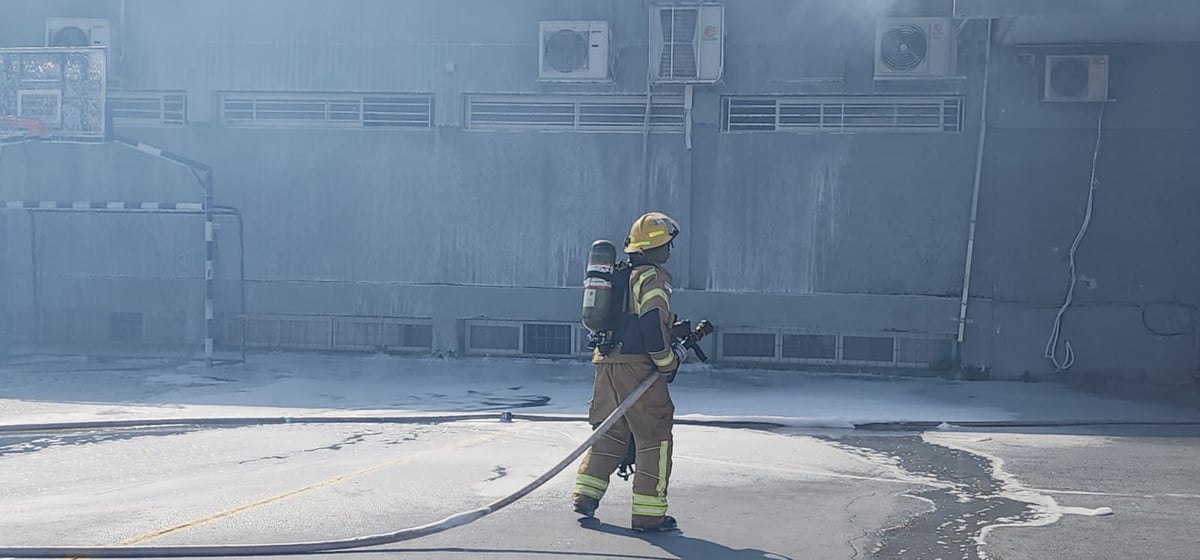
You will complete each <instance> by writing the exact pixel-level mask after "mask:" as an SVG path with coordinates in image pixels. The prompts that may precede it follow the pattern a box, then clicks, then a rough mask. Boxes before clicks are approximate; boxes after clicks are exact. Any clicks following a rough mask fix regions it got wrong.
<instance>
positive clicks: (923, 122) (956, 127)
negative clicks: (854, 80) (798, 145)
mask: <svg viewBox="0 0 1200 560" xmlns="http://www.w3.org/2000/svg"><path fill="white" fill-rule="evenodd" d="M962 118H963V100H962V98H960V97H891V96H879V97H727V98H725V103H724V119H723V121H724V130H725V132H774V131H788V132H814V133H815V132H832V133H853V132H937V133H959V132H962Z"/></svg>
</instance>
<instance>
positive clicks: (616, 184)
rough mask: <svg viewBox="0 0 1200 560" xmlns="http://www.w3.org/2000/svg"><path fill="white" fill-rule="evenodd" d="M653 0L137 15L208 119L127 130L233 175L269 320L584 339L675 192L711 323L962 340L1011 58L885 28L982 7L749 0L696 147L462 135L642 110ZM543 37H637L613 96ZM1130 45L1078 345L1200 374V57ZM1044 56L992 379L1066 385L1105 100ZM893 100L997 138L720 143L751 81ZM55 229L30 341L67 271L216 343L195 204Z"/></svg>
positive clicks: (117, 158)
mask: <svg viewBox="0 0 1200 560" xmlns="http://www.w3.org/2000/svg"><path fill="white" fill-rule="evenodd" d="M644 4H645V3H644V2H621V1H616V0H612V1H603V2H588V3H564V2H557V1H552V0H522V1H519V2H517V1H514V2H503V3H498V2H491V1H485V0H454V1H453V2H449V1H447V0H441V1H439V2H428V3H415V2H409V3H404V4H402V5H401V4H398V3H395V2H384V1H381V0H372V1H366V0H363V1H354V2H337V3H334V2H322V1H317V0H304V1H298V2H296V1H289V2H282V1H281V0H258V1H254V2H234V1H232V0H228V1H226V0H219V1H212V0H209V1H200V0H194V1H193V0H188V1H180V2H170V3H164V2H156V1H152V0H126V2H125V14H126V15H125V24H124V34H123V36H122V37H121V38H120V39H119V40H118V42H119V43H120V45H121V47H122V48H121V49H120V54H119V55H117V57H116V58H117V60H116V62H117V63H118V65H119V72H120V75H121V79H120V80H119V82H120V83H119V87H121V88H149V89H179V90H185V91H187V92H188V103H189V109H188V118H189V125H188V126H186V127H179V128H142V129H129V130H125V132H126V133H127V134H133V135H136V136H137V137H139V138H143V139H145V140H147V141H151V142H154V143H158V144H160V145H163V146H165V147H168V148H170V149H173V150H175V151H178V152H181V153H185V154H188V155H189V156H191V157H194V158H196V159H199V160H201V161H205V162H208V163H210V164H212V165H213V167H214V169H215V178H216V189H217V191H216V198H217V202H218V203H219V204H224V205H230V206H235V207H237V208H239V209H240V210H241V211H242V212H243V213H244V215H245V217H246V242H247V246H246V266H247V276H248V278H249V279H250V280H251V282H250V285H249V288H248V299H247V303H248V307H249V311H250V312H251V313H272V314H327V315H361V316H381V317H382V316H387V317H419V318H427V319H431V320H432V321H433V324H434V327H435V332H436V335H435V341H434V345H435V347H436V349H438V350H445V351H451V350H455V349H457V348H458V345H459V341H458V340H457V339H456V336H457V335H456V334H455V331H454V328H453V325H454V323H455V321H457V320H460V319H464V318H470V317H481V316H486V317H492V318H506V319H537V320H556V321H567V322H572V321H575V320H577V319H576V317H577V313H578V310H577V307H578V302H577V301H576V300H577V299H578V293H577V291H576V290H575V289H574V287H575V286H577V285H578V284H579V282H580V280H581V276H582V274H581V273H582V268H583V267H582V263H583V258H584V256H585V254H586V253H585V252H586V251H587V248H588V245H589V244H590V242H591V240H593V239H596V238H599V237H607V238H609V239H615V240H619V239H620V238H621V237H623V236H624V231H625V228H627V227H628V223H629V222H630V221H631V220H632V219H633V218H634V217H636V216H637V215H638V214H640V213H641V212H642V211H644V210H645V208H642V207H641V206H640V203H639V199H640V197H641V196H642V180H643V176H644V175H646V176H648V177H649V181H650V183H649V203H650V204H649V206H651V207H652V208H656V209H662V210H664V211H667V212H668V213H671V214H672V215H674V216H676V217H677V218H679V219H680V220H681V221H682V222H683V225H684V236H683V238H682V239H681V242H680V244H679V246H678V247H677V251H676V256H675V258H673V260H672V263H671V264H672V268H673V270H674V271H675V276H676V279H677V282H676V284H677V285H678V286H679V287H680V288H682V291H681V292H680V295H679V301H680V303H679V306H681V307H680V309H681V310H683V311H686V313H687V314H688V315H691V316H693V317H695V318H699V317H701V316H705V315H707V316H709V318H710V319H712V320H713V321H714V322H716V323H718V324H719V325H726V326H742V327H760V328H776V327H779V328H784V327H786V328H796V329H811V330H818V331H831V332H849V331H854V332H914V333H924V334H928V335H936V336H949V335H952V334H953V333H955V332H956V330H957V323H956V322H955V321H956V319H957V312H958V309H957V307H958V306H957V297H958V293H959V291H960V290H961V286H962V273H963V264H964V255H965V251H966V231H967V227H968V221H969V209H970V204H971V194H972V182H973V176H974V171H975V154H976V149H977V138H978V128H977V125H978V122H979V108H980V91H981V83H982V80H981V78H982V74H983V70H984V69H983V66H982V63H981V62H982V53H983V41H984V36H983V34H982V33H981V31H982V25H980V22H972V23H969V24H968V25H966V26H965V27H964V28H963V31H962V34H961V35H960V49H959V50H960V52H959V71H960V73H961V74H963V76H964V78H963V79H961V80H942V81H934V82H909V83H902V84H886V83H883V82H880V83H876V82H875V81H874V80H873V79H872V64H873V62H872V61H873V57H872V49H873V44H874V43H873V41H874V27H873V25H874V24H873V21H874V20H873V18H874V17H875V16H876V15H881V14H893V15H949V14H950V9H951V4H952V3H951V2H949V1H944V0H928V1H915V0H914V1H901V2H896V1H884V0H879V1H872V2H857V3H853V4H850V3H842V2H825V1H821V0H805V1H784V0H745V1H739V2H736V3H732V2H731V3H727V5H726V19H727V29H726V33H727V37H728V38H727V48H726V76H725V81H724V83H723V84H721V85H718V86H715V87H711V88H698V90H697V96H696V105H695V111H694V114H693V118H694V121H695V128H694V131H693V138H692V140H693V149H691V150H688V149H686V148H685V146H684V138H683V136H682V135H681V134H652V135H650V136H649V140H648V143H647V149H646V155H647V156H648V157H646V158H643V138H642V135H641V134H577V133H538V132H478V131H467V130H463V129H462V125H463V122H462V120H463V113H464V111H463V103H464V95H465V94H471V93H510V92H529V93H532V92H541V93H547V92H569V93H578V92H590V93H643V92H644V91H645V87H646V83H645V77H644V76H645V72H646V56H645V48H646V45H645V40H644V39H643V37H645V34H646V25H645V10H646V7H645V5H644ZM15 5H16V6H17V7H16V8H14V9H12V10H10V13H11V17H8V18H6V19H5V20H4V21H0V37H3V39H0V41H3V42H4V44H5V46H16V45H25V44H37V43H38V42H39V41H40V40H41V29H42V19H43V18H44V17H47V16H55V15H60V16H61V15H72V16H101V17H110V18H113V19H114V21H116V20H117V19H118V14H119V11H120V10H119V5H120V3H119V2H116V1H110V2H70V1H65V0H63V1H55V2H34V1H23V2H16V3H15ZM848 6H853V7H848ZM285 7H286V9H285ZM543 19H605V20H608V21H609V22H610V24H611V25H612V27H613V29H614V37H615V41H616V43H615V51H616V55H617V57H618V63H617V73H616V75H617V79H616V80H615V82H614V84H612V85H602V86H552V85H545V84H539V83H537V81H536V62H535V61H536V55H537V44H536V38H537V37H536V22H537V21H538V20H543ZM464 22H475V23H477V24H478V25H466V24H464ZM1105 49H1106V50H1105V52H1111V53H1112V54H1113V56H1114V66H1113V94H1114V96H1115V97H1116V98H1117V99H1118V102H1117V103H1115V104H1112V105H1111V106H1109V108H1108V111H1109V113H1108V124H1107V126H1106V131H1105V133H1104V134H1105V140H1104V145H1103V147H1102V153H1101V158H1102V159H1101V166H1100V170H1099V175H1100V179H1101V191H1100V193H1099V194H1098V198H1097V206H1096V215H1095V217H1094V222H1093V224H1092V229H1091V231H1090V232H1089V234H1088V237H1087V238H1086V239H1085V242H1084V244H1083V246H1082V247H1081V249H1080V253H1079V255H1078V256H1079V262H1080V272H1081V273H1083V274H1086V275H1087V276H1088V278H1089V279H1092V280H1094V283H1092V282H1091V281H1089V282H1085V283H1084V284H1083V285H1081V290H1080V291H1078V292H1077V300H1076V301H1077V302H1079V303H1081V304H1083V305H1085V306H1087V307H1085V308H1082V309H1080V310H1074V309H1073V310H1072V311H1070V312H1069V313H1068V315H1067V317H1068V320H1067V323H1066V326H1065V334H1066V335H1067V337H1068V338H1069V339H1070V340H1071V341H1072V342H1073V343H1074V346H1075V348H1076V350H1077V351H1078V352H1079V365H1078V368H1079V369H1080V370H1081V371H1086V372H1089V373H1102V374H1107V375H1136V376H1142V377H1155V378H1160V379H1181V378H1184V377H1186V376H1190V375H1191V374H1192V373H1193V372H1194V371H1195V370H1196V369H1197V360H1198V358H1197V349H1196V344H1197V341H1196V339H1195V332H1196V325H1195V320H1194V317H1193V316H1192V315H1190V314H1189V313H1190V311H1189V309H1188V308H1187V307H1186V306H1187V305H1196V304H1197V303H1200V288H1198V286H1200V282H1197V280H1200V278H1198V277H1197V276H1198V275H1200V268H1198V266H1200V265H1198V264H1197V261H1196V259H1193V258H1190V257H1189V256H1188V255H1190V254H1192V253H1194V252H1195V250H1196V248H1197V241H1196V239H1195V236H1194V235H1191V233H1192V232H1193V230H1194V227H1193V225H1192V223H1193V222H1194V216H1195V213H1194V210H1192V209H1194V208H1195V207H1196V206H1197V205H1196V203H1197V202H1198V200H1197V198H1198V196H1200V195H1197V194H1196V191H1195V189H1192V188H1189V187H1190V184H1189V183H1190V182H1191V179H1190V178H1191V177H1195V176H1196V171H1198V169H1197V165H1198V164H1197V163H1195V161H1196V160H1194V158H1190V157H1189V156H1190V155H1191V154H1193V153H1194V152H1195V148H1196V146H1197V140H1198V138H1197V134H1198V132H1197V129H1198V128H1200V117H1198V116H1197V105H1195V104H1194V103H1190V100H1189V99H1187V95H1186V93H1185V92H1187V91H1189V88H1188V87H1184V86H1183V85H1178V82H1177V81H1178V80H1184V81H1186V80H1189V79H1190V80H1193V81H1195V80H1194V78H1193V77H1190V76H1188V75H1184V74H1179V73H1178V72H1177V70H1175V69H1177V68H1180V67H1182V66H1181V65H1184V64H1185V62H1186V61H1187V60H1189V59H1194V58H1195V57H1196V56H1197V55H1200V45H1198V44H1190V45H1171V46H1129V47H1121V48H1116V49H1113V48H1109V47H1106V48H1105ZM1018 54H1021V52H1020V51H1019V50H1010V49H998V51H997V52H996V55H995V59H994V63H993V66H992V69H991V71H992V77H991V83H992V90H991V95H992V110H991V112H990V118H991V120H992V128H991V129H990V132H989V135H988V140H987V151H986V157H985V160H984V163H985V167H984V171H983V184H982V196H981V205H980V226H979V228H980V229H979V239H978V243H977V246H976V269H975V273H976V278H975V280H974V283H973V289H972V295H973V297H974V298H975V299H974V300H973V301H972V307H971V311H970V319H971V321H972V322H971V324H970V326H969V329H968V343H967V345H966V346H965V347H964V348H963V359H964V361H966V362H967V363H970V364H973V365H980V366H991V367H993V368H994V370H995V373H996V374H999V375H1010V376H1011V375H1019V374H1020V373H1022V372H1023V371H1024V370H1027V369H1028V370H1030V371H1033V372H1035V373H1045V372H1047V369H1048V365H1047V363H1046V361H1045V360H1044V359H1042V357H1041V354H1042V347H1043V346H1044V343H1045V337H1046V336H1047V335H1048V334H1049V329H1050V326H1051V322H1052V320H1053V317H1054V306H1055V305H1057V304H1058V303H1059V302H1060V301H1061V297H1062V296H1063V295H1064V291H1065V287H1066V282H1067V271H1066V264H1065V262H1064V261H1063V258H1062V257H1063V255H1064V253H1065V251H1066V249H1067V248H1068V247H1069V245H1070V243H1071V240H1072V238H1073V236H1074V234H1075V231H1076V230H1077V229H1078V226H1079V220H1080V219H1081V216H1082V214H1081V211H1082V208H1083V203H1084V201H1085V197H1086V190H1087V180H1088V175H1089V173H1088V172H1089V169H1088V168H1089V166H1090V161H1091V149H1092V146H1093V143H1094V140H1095V138H1094V134H1095V131H1094V127H1095V121H1094V118H1095V116H1096V111H1097V107H1096V106H1095V105H1086V106H1062V105H1048V104H1043V103H1041V102H1039V101H1038V87H1039V83H1040V82H1039V74H1038V72H1039V69H1040V67H1039V66H1037V65H1034V66H1028V65H1025V64H1023V63H1022V62H1021V61H1020V60H1019V59H1018V57H1017V55H1018ZM1035 60H1037V59H1036V58H1035ZM1194 89H1195V88H1191V90H1194ZM231 90H266V91H311V90H319V91H406V92H426V93H431V94H433V95H434V99H435V102H434V103H435V108H436V124H437V126H436V127H435V128H434V129H432V130H415V131H396V130H302V129H296V130H267V129H238V128H227V127H224V126H221V124H220V123H219V122H218V120H219V119H218V118H217V117H218V114H217V101H216V94H217V93H218V92H221V91H231ZM664 92H669V93H676V92H674V91H673V90H664ZM872 93H911V94H925V93H929V94H933V93H937V94H950V95H964V96H965V99H966V111H965V115H966V117H965V118H966V123H967V126H966V127H965V129H964V130H963V132H961V133H958V134H901V133H864V134H856V135H834V134H795V133H724V132H722V131H721V127H720V119H721V99H722V96H725V95H805V94H824V95H828V94H872ZM0 194H2V197H3V198H4V199H8V200H14V199H19V200H30V199H32V200H48V199H49V200H52V199H65V200H109V199H116V200H188V201H194V200H198V199H199V193H198V190H197V187H196V185H195V183H194V180H193V179H192V178H191V177H190V175H189V174H188V173H187V172H186V170H183V169H180V168H178V167H175V166H172V165H170V164H166V163H163V162H158V161H155V160H152V159H149V158H146V157H144V156H142V155H141V154H138V153H136V152H131V151H129V150H126V149H123V148H119V147H115V146H74V145H21V146H15V147H9V148H6V149H5V151H4V154H3V159H2V160H0ZM29 220H30V218H29V217H28V216H25V215H20V214H14V215H10V217H9V220H8V225H7V231H8V234H9V235H8V236H7V243H8V246H7V249H8V251H7V252H8V259H7V260H8V264H9V271H10V275H9V276H10V278H11V280H10V281H9V283H8V285H9V289H8V294H9V307H10V311H11V312H12V313H13V314H14V317H16V318H17V320H16V321H15V326H16V327H17V328H18V330H20V329H21V328H24V329H25V330H26V331H28V330H29V323H30V322H31V321H32V319H31V313H32V295H31V294H33V292H34V286H33V283H32V282H31V279H32V277H33V274H32V270H33V265H34V261H35V260H36V261H37V266H38V277H39V279H40V282H39V283H38V286H37V296H38V305H39V306H40V307H42V309H43V310H59V311H67V310H95V311H104V310H111V311H126V310H136V311H143V312H149V313H159V314H163V315H164V317H166V318H164V319H163V321H166V322H169V323H171V324H172V325H175V326H173V327H172V328H178V321H179V317H183V318H184V319H183V321H184V323H183V324H184V325H185V327H184V328H185V331H186V336H187V338H188V339H190V340H196V339H197V338H198V337H199V336H200V333H201V329H202V320H201V317H200V316H198V315H197V310H199V309H201V308H202V306H201V304H200V298H201V297H202V284H201V282H200V280H199V279H200V278H201V277H202V273H203V269H202V262H203V261H202V250H203V246H202V245H201V243H202V236H201V234H202V229H201V228H200V224H199V222H198V220H197V219H196V218H193V217H176V216H169V217H150V216H109V215H105V216H79V215H54V216H47V215H39V216H38V218H37V224H36V226H35V225H33V224H31V223H30V221H29ZM30 231H35V232H36V236H37V240H38V243H37V246H38V247H39V249H38V253H37V258H36V259H34V258H33V256H32V255H31V250H30V246H31V239H30V237H29V232H30ZM234 233H235V228H234V222H233V221H231V220H228V219H222V221H221V226H220V228H219V230H218V232H217V236H218V246H219V249H218V250H219V255H218V277H219V278H220V279H221V285H220V291H219V293H218V310H219V311H221V312H223V313H229V312H233V311H236V308H237V301H238V300H237V297H236V295H237V293H238V290H237V288H236V286H235V285H234V284H233V283H232V282H231V280H232V279H233V278H234V277H235V276H236V266H237V257H238V256H237V250H236V243H235V237H234ZM459 286H475V287H459ZM483 286H489V287H490V288H486V289H485V288H483ZM1091 286H1094V289H1091V288H1090V287H1091ZM572 294H574V295H572ZM1143 311H1144V312H1145V313H1143ZM1143 315H1144V317H1145V319H1146V320H1145V324H1143V321H1142V317H1143ZM22 318H24V319H22ZM1152 331H1155V332H1158V333H1160V334H1161V333H1168V334H1172V335H1173V336H1160V335H1155V334H1154V333H1153V332H1152ZM1177 332H1179V333H1183V334H1178V335H1175V334H1174V333H1177Z"/></svg>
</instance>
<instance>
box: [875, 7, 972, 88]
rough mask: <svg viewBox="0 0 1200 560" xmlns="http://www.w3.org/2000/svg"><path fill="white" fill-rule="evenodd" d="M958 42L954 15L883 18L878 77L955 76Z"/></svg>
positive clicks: (879, 25) (877, 46)
mask: <svg viewBox="0 0 1200 560" xmlns="http://www.w3.org/2000/svg"><path fill="white" fill-rule="evenodd" d="M955 44H956V40H955V37H954V27H953V20H952V19H951V18H944V17H910V18H879V19H878V20H877V21H876V25H875V77H876V78H884V79H896V78H944V77H948V76H951V75H953V74H954V70H955V64H954V63H955V57H956V49H955Z"/></svg>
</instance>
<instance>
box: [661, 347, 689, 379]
mask: <svg viewBox="0 0 1200 560" xmlns="http://www.w3.org/2000/svg"><path fill="white" fill-rule="evenodd" d="M671 353H672V354H675V369H674V370H672V371H670V372H668V373H664V374H663V376H664V377H666V378H667V383H672V382H674V381H675V374H676V373H679V366H680V365H682V364H683V360H684V359H686V358H687V348H684V347H683V345H682V344H680V343H678V342H674V343H672V344H671Z"/></svg>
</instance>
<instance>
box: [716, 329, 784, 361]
mask: <svg viewBox="0 0 1200 560" xmlns="http://www.w3.org/2000/svg"><path fill="white" fill-rule="evenodd" d="M721 356H723V357H726V358H774V357H775V334H774V333H724V334H722V335H721Z"/></svg>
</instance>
